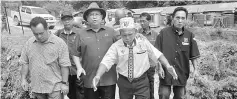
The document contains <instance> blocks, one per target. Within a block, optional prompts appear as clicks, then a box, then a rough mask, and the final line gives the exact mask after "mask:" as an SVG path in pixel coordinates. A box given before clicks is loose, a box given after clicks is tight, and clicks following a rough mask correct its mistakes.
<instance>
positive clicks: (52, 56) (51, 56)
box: [43, 50, 58, 64]
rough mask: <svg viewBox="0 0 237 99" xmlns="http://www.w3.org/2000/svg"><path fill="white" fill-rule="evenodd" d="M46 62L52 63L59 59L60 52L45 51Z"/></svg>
mask: <svg viewBox="0 0 237 99" xmlns="http://www.w3.org/2000/svg"><path fill="white" fill-rule="evenodd" d="M43 55H44V58H45V62H46V64H51V63H53V62H55V61H57V59H58V54H57V51H56V50H52V51H48V52H45V53H44V54H43Z"/></svg>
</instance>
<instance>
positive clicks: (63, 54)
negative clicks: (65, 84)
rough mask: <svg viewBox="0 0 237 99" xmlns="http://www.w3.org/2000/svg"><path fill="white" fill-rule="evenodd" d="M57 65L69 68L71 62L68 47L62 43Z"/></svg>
mask: <svg viewBox="0 0 237 99" xmlns="http://www.w3.org/2000/svg"><path fill="white" fill-rule="evenodd" d="M59 65H60V66H63V67H65V66H71V62H70V59H69V52H68V47H67V44H66V43H65V42H64V41H62V42H61V48H60V51H59Z"/></svg>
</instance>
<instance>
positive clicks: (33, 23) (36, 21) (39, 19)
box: [30, 17, 48, 30]
mask: <svg viewBox="0 0 237 99" xmlns="http://www.w3.org/2000/svg"><path fill="white" fill-rule="evenodd" d="M40 23H41V24H42V25H43V26H44V29H45V30H47V29H48V24H47V22H46V20H45V19H44V18H42V17H34V18H33V19H31V21H30V27H32V26H33V27H36V26H37V25H38V24H40Z"/></svg>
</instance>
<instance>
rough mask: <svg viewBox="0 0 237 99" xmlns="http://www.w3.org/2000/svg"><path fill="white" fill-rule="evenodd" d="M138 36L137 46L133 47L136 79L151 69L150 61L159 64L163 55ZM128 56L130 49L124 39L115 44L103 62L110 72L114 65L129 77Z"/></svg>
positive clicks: (118, 70) (119, 71)
mask: <svg viewBox="0 0 237 99" xmlns="http://www.w3.org/2000/svg"><path fill="white" fill-rule="evenodd" d="M138 35H140V34H137V36H136V39H135V42H136V43H135V46H134V47H133V56H134V71H133V72H134V73H133V74H134V78H138V77H140V76H141V75H142V74H143V73H145V72H146V71H147V70H148V69H149V68H150V62H149V59H150V60H152V61H153V62H155V63H157V62H158V61H157V60H158V58H159V57H160V56H161V55H162V53H161V52H160V51H159V50H157V49H156V48H155V47H154V46H153V45H152V44H151V43H150V42H149V41H148V40H147V39H144V38H142V37H139V36H138ZM128 55H129V48H128V47H126V46H125V44H124V42H123V40H122V39H120V40H118V41H117V42H115V43H114V44H113V45H112V46H111V47H110V48H109V50H108V52H107V53H106V54H105V56H104V58H103V59H102V61H101V64H104V65H105V66H106V68H107V70H109V69H110V68H111V67H112V65H113V64H117V66H116V70H117V72H118V73H119V74H121V75H123V76H125V77H128Z"/></svg>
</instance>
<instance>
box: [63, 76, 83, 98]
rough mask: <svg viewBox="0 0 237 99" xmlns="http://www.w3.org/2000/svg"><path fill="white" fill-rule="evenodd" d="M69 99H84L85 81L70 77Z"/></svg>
mask: <svg viewBox="0 0 237 99" xmlns="http://www.w3.org/2000/svg"><path fill="white" fill-rule="evenodd" d="M68 81H69V93H68V94H67V96H68V98H69V99H84V90H83V81H82V80H78V79H77V75H69V78H68Z"/></svg>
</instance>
